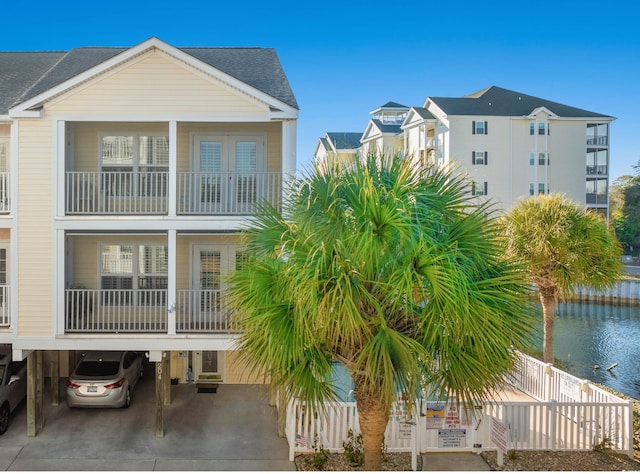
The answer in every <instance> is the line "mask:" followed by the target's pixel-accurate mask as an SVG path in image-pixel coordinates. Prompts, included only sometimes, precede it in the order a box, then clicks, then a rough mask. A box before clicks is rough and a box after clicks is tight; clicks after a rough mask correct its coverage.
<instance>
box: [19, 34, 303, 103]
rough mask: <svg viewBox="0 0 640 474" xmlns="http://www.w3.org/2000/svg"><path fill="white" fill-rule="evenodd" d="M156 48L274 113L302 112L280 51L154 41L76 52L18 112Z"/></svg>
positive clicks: (43, 79) (36, 86) (35, 87)
mask: <svg viewBox="0 0 640 474" xmlns="http://www.w3.org/2000/svg"><path fill="white" fill-rule="evenodd" d="M153 49H160V50H162V51H164V52H165V53H167V54H169V55H171V56H173V57H175V58H176V59H178V60H180V61H183V62H185V63H188V64H190V65H191V66H193V67H196V68H199V69H201V70H203V71H204V72H206V73H207V74H209V75H211V76H214V77H216V78H218V79H220V80H222V81H224V82H227V83H229V84H231V85H232V86H234V87H236V88H238V89H241V90H244V91H245V92H247V93H249V94H250V95H254V96H255V97H257V98H259V99H260V100H262V101H264V102H266V103H267V104H269V106H270V107H271V108H272V109H273V110H280V109H287V108H289V109H291V110H292V111H296V110H297V109H298V105H297V102H296V100H295V97H294V95H293V92H292V91H291V87H290V85H289V82H288V80H287V78H286V76H285V75H284V72H283V71H282V67H281V65H280V62H279V60H278V58H277V55H276V54H275V51H274V50H273V49H270V48H267V49H265V48H183V49H179V48H174V47H173V46H170V45H168V44H166V43H164V42H162V41H160V40H158V39H157V38H151V39H149V40H147V41H145V42H143V43H141V44H140V45H138V46H135V47H133V48H129V49H126V48H77V49H73V50H71V51H69V52H67V53H65V54H64V56H63V57H62V58H61V59H60V60H59V61H58V62H57V63H56V64H55V65H54V66H53V67H52V68H51V69H50V70H48V71H46V72H45V73H44V74H43V75H42V76H40V77H38V78H37V80H35V81H34V79H32V81H34V82H32V86H31V87H30V88H29V89H28V90H27V91H26V92H25V93H24V94H23V95H22V97H21V98H20V99H19V100H18V102H17V103H18V104H20V105H19V107H18V110H27V109H29V108H33V107H38V105H39V104H41V103H43V102H44V101H46V100H48V99H50V98H51V97H54V96H56V95H59V94H61V93H63V92H65V91H66V90H69V89H70V88H73V87H76V86H77V85H78V84H81V83H83V82H86V81H87V80H90V79H92V78H94V77H96V76H97V75H99V74H102V73H104V72H105V71H108V70H110V69H112V68H114V67H117V66H119V65H121V64H124V63H126V62H127V61H130V60H131V59H132V58H135V57H136V56H139V55H142V54H145V53H147V52H148V51H150V50H153Z"/></svg>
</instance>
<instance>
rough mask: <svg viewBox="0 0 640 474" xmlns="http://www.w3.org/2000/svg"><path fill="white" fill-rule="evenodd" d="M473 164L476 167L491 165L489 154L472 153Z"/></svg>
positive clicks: (483, 152) (484, 152) (482, 152)
mask: <svg viewBox="0 0 640 474" xmlns="http://www.w3.org/2000/svg"><path fill="white" fill-rule="evenodd" d="M471 163H472V164H474V165H487V164H489V153H488V152H486V151H473V152H471Z"/></svg>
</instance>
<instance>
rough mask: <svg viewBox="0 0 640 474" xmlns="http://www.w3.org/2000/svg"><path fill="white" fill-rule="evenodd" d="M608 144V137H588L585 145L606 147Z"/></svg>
mask: <svg viewBox="0 0 640 474" xmlns="http://www.w3.org/2000/svg"><path fill="white" fill-rule="evenodd" d="M608 143H609V137H607V136H604V137H589V138H587V145H607V144H608Z"/></svg>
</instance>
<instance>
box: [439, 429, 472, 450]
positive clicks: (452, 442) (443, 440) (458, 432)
mask: <svg viewBox="0 0 640 474" xmlns="http://www.w3.org/2000/svg"><path fill="white" fill-rule="evenodd" d="M466 439H467V430H463V429H449V430H438V447H439V448H464V447H466V444H467V443H466Z"/></svg>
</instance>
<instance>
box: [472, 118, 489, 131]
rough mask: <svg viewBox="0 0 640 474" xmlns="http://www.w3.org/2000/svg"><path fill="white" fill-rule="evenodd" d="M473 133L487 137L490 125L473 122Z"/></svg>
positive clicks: (479, 121) (480, 121)
mask: <svg viewBox="0 0 640 474" xmlns="http://www.w3.org/2000/svg"><path fill="white" fill-rule="evenodd" d="M471 131H472V133H473V134H474V135H486V134H487V133H489V124H488V123H487V122H486V121H482V120H473V121H472V123H471Z"/></svg>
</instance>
